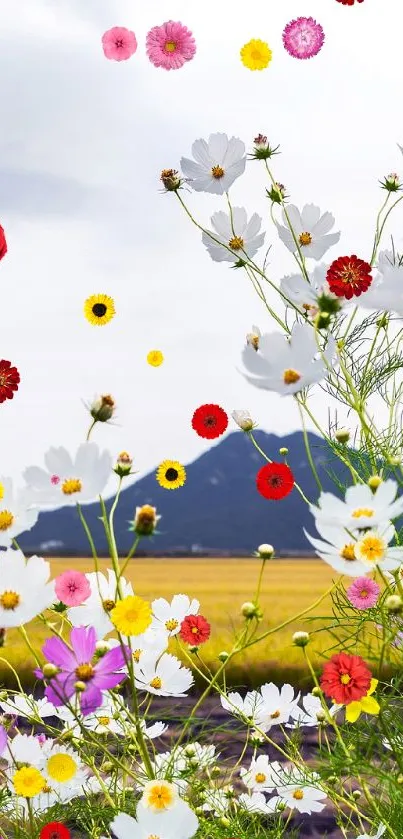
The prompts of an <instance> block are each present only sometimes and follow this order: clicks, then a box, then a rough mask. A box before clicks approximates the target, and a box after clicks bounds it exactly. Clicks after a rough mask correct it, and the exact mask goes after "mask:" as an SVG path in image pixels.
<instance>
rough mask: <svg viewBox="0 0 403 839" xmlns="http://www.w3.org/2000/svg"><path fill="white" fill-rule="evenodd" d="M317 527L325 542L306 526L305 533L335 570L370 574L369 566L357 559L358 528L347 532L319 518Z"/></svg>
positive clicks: (354, 573)
mask: <svg viewBox="0 0 403 839" xmlns="http://www.w3.org/2000/svg"><path fill="white" fill-rule="evenodd" d="M315 527H316V529H317V531H318V533H320V535H321V536H323V538H324V539H326V541H325V542H323V541H322V540H321V539H316V538H315V537H314V536H311V535H310V534H309V533H307V531H306V530H305V528H304V533H305V536H306V538H307V539H308V540H309V542H310V543H311V545H313V547H314V548H315V550H316V553H317V555H318V556H319V557H320V558H321V559H323V560H324V561H325V562H327V563H328V565H330V566H331V567H332V568H334V569H335V571H338V573H339V574H346V575H347V576H348V577H362V576H365V575H366V574H368V568H367V567H366V566H365V565H364V563H363V562H361V561H360V560H359V559H357V556H356V554H355V545H356V541H357V539H358V538H359V535H360V534H359V531H358V530H357V529H356V530H349V532H348V533H347V531H346V530H345V528H344V527H341V526H340V525H335V524H328V523H327V522H322V521H321V520H320V519H317V518H316V520H315ZM393 530H394V529H393ZM392 535H393V534H392Z"/></svg>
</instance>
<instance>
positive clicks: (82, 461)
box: [23, 443, 112, 510]
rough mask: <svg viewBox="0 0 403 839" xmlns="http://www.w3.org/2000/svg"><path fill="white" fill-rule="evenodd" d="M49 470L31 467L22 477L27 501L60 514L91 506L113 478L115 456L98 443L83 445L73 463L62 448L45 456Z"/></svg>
mask: <svg viewBox="0 0 403 839" xmlns="http://www.w3.org/2000/svg"><path fill="white" fill-rule="evenodd" d="M44 460H45V466H46V469H42V468H40V467H39V466H29V467H28V469H25V472H24V473H23V477H24V480H25V482H26V484H27V489H26V490H25V493H26V498H27V499H29V500H30V501H31V503H32V504H34V503H35V504H38V506H39V507H43V508H48V509H52V510H57V509H59V508H60V507H66V506H70V505H73V504H77V502H79V503H80V504H91V502H92V501H96V500H97V498H98V496H99V495H100V494H101V493H102V492H103V490H104V489H105V486H106V484H107V483H108V480H109V478H110V476H111V470H112V456H111V455H110V454H109V452H107V451H104V452H102V454H101V452H100V450H99V448H98V446H97V444H96V443H82V445H81V446H79V448H78V451H77V454H76V456H75V458H74V459H73V458H72V457H71V456H70V454H69V453H68V451H67V450H66V449H64V448H63V447H60V448H58V449H55V448H51V449H49V451H48V452H46V454H45V457H44Z"/></svg>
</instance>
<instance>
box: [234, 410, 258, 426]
mask: <svg viewBox="0 0 403 839" xmlns="http://www.w3.org/2000/svg"><path fill="white" fill-rule="evenodd" d="M231 416H232V419H233V420H234V422H236V424H237V426H238V428H241V429H242V431H251V430H252V428H254V427H255V423H254V421H253V419H252V417H251V415H250V413H249V411H244V410H239V411H232V414H231Z"/></svg>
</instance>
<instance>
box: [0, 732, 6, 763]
mask: <svg viewBox="0 0 403 839" xmlns="http://www.w3.org/2000/svg"><path fill="white" fill-rule="evenodd" d="M6 745H7V731H6V729H5V728H3V726H2V725H0V757H1V755H2V754H3V752H4V751H5V749H6Z"/></svg>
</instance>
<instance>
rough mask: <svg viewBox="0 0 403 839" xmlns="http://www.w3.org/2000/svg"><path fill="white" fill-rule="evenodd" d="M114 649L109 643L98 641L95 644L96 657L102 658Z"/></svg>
mask: <svg viewBox="0 0 403 839" xmlns="http://www.w3.org/2000/svg"><path fill="white" fill-rule="evenodd" d="M111 649H112V647H111V645H110V643H109V641H97V643H96V644H95V655H96V657H97V658H102V656H104V655H105V654H106V653H107V652H109V650H111Z"/></svg>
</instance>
